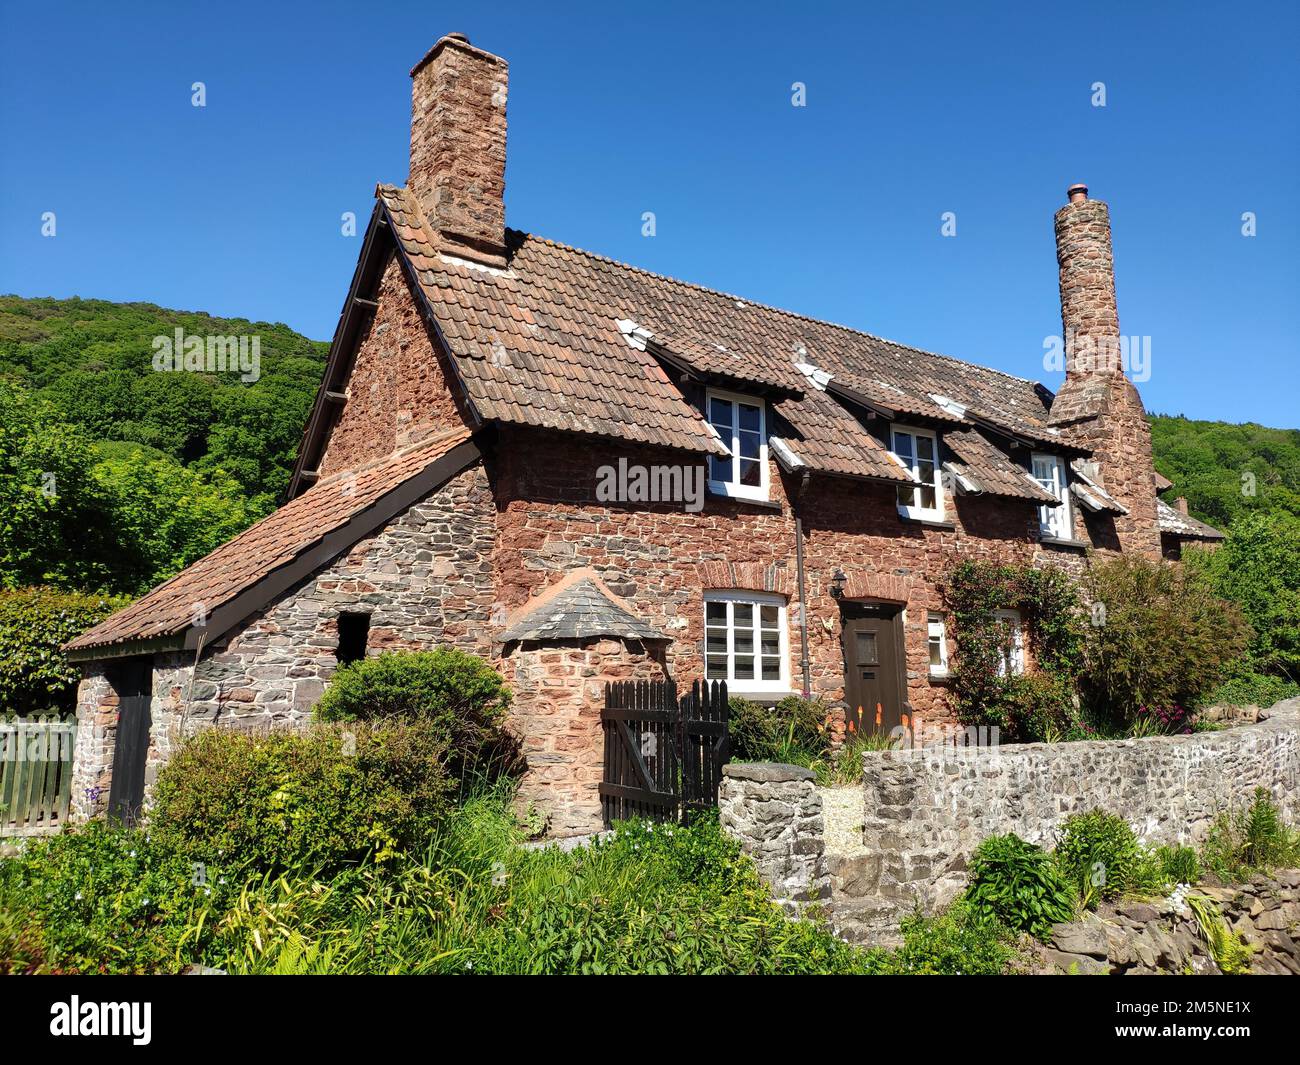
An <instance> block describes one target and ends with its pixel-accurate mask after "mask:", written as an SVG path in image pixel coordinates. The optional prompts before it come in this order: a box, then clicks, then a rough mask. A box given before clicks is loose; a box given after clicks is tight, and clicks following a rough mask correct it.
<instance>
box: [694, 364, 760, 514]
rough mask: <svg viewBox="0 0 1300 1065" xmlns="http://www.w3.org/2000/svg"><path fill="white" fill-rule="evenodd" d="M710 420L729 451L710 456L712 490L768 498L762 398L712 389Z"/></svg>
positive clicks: (734, 495)
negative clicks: (725, 453)
mask: <svg viewBox="0 0 1300 1065" xmlns="http://www.w3.org/2000/svg"><path fill="white" fill-rule="evenodd" d="M706 402H707V404H708V412H709V424H710V425H712V426H713V428H714V430H715V431H716V432H717V434H718V439H719V440H721V441H722V446H723V447H725V448H726V449H727V451H728V452H729V454H727V455H710V456H709V491H711V492H713V493H714V494H715V495H720V496H731V497H733V498H738V499H764V500H765V499H767V497H768V472H767V415H766V412H765V410H764V404H763V401H762V400H761V399H757V398H755V397H753V396H743V395H737V394H736V393H734V392H715V391H713V390H710V391H709V392H708V395H707V397H706Z"/></svg>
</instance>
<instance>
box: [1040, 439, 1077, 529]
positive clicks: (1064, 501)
mask: <svg viewBox="0 0 1300 1065" xmlns="http://www.w3.org/2000/svg"><path fill="white" fill-rule="evenodd" d="M1040 463H1042V464H1043V465H1048V464H1050V465H1051V467H1052V475H1051V477H1049V478H1044V477H1040V476H1039V474H1038V467H1039V464H1040ZM1029 473H1030V476H1031V477H1033V479H1034V480H1035V481H1037V482H1038V484H1039V485H1040V486H1041V487H1042V488H1043V489H1044V490H1045V491H1048V492H1051V493H1052V495H1054V496H1056V498H1057V499H1058V500H1060V503H1059V505H1058V506H1055V507H1049V506H1041V507H1039V508H1038V535H1039V536H1045V537H1048V538H1050V539H1053V540H1073V539H1074V515H1073V514H1072V512H1071V511H1070V484H1069V481H1068V479H1067V474H1066V469H1065V459H1063V458H1062V457H1061V456H1060V455H1053V454H1051V453H1050V452H1045V451H1035V452H1034V453H1033V455H1032V457H1031V458H1030V460H1029Z"/></svg>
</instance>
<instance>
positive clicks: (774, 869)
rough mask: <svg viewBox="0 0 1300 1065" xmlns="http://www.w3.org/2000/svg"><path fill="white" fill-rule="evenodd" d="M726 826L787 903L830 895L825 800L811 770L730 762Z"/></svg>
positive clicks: (722, 809) (722, 807)
mask: <svg viewBox="0 0 1300 1065" xmlns="http://www.w3.org/2000/svg"><path fill="white" fill-rule="evenodd" d="M718 810H719V819H720V821H721V823H722V828H723V831H725V832H728V833H730V834H731V835H732V836H735V837H736V838H737V839H738V840H739V841H740V845H741V847H742V848H743V849H744V851H745V853H746V854H748V855H749V856H750V857H751V858H753V859H754V862H755V864H756V865H757V866H758V871H759V874H760V875H761V876H762V877H763V879H764V880H766V881H767V882H768V884H770V885H771V887H772V893H773V895H775V897H776V899H777V901H778V902H780V903H781V904H782V905H785V906H795V905H797V904H799V903H805V902H815V901H819V900H822V899H825V898H827V897H828V896H829V895H830V880H829V878H828V877H827V874H826V854H825V839H824V836H825V832H824V828H823V823H822V799H821V795H820V793H819V792H818V790H817V787H816V785H815V784H814V783H813V775H812V773H811V772H810V771H809V770H807V769H802V768H800V767H799V766H794V765H782V764H778V763H775V762H754V763H737V764H734V765H728V766H724V767H723V770H722V786H721V788H720V789H719V794H718Z"/></svg>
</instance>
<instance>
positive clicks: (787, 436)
mask: <svg viewBox="0 0 1300 1065" xmlns="http://www.w3.org/2000/svg"><path fill="white" fill-rule="evenodd" d="M775 406H776V412H777V414H779V415H780V416H781V417H782V418H784V419H785V420H786V421H787V422H789V423H790V427H791V428H792V429H793V430H794V432H793V433H782V434H780V436H779V439H780V440H782V441H783V442H784V444H785V445H786V447H788V448H789V449H790V450H791V451H792V452H793V453H794V455H795V456H796V457H797V458H798V459H799V460H800V461H801V462H803V463H804V464H805V465H806V466H809V467H811V468H812V469H815V470H820V471H822V472H823V473H832V474H841V475H844V476H848V477H867V478H871V479H873V480H875V479H883V480H886V481H899V482H902V483H907V482H910V481H911V477H910V476H909V475H908V474H907V473H906V472H904V470H903V467H902V466H900V465H899V464H898V462H896V461H895V460H894V458H893V456H891V455H890V453H889V451H888V449H887V448H886V447H885V445H884V444H882V443H881V442H880V441H879V440H877V439H876V438H875V437H874V436H872V435H871V434H870V433H869V432H867V430H866V429H865V428H863V426H862V423H861V422H859V421H858V420H857V418H855V417H854V416H853V415H852V414H851V413H849V411H847V410H845V409H844V408H843V407H841V406H840V405H839V404H838V403H836V402H835V400H833V399H831V397H830V396H828V395H826V394H825V393H824V392H820V391H818V390H817V389H815V388H810V389H809V390H808V391H807V392H806V393H805V394H804V395H803V396H802V397H800V398H799V399H785V400H781V401H780V402H778V403H777V404H776V405H775Z"/></svg>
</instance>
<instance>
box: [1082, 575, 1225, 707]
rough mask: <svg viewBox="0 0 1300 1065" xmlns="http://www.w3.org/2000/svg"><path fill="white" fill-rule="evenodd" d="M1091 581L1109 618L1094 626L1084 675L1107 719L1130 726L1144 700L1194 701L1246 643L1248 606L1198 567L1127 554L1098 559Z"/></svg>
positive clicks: (1091, 699)
mask: <svg viewBox="0 0 1300 1065" xmlns="http://www.w3.org/2000/svg"><path fill="white" fill-rule="evenodd" d="M1087 584H1088V594H1089V599H1090V600H1091V601H1092V602H1093V604H1094V608H1096V605H1098V604H1100V606H1101V607H1103V608H1104V615H1103V614H1101V613H1100V612H1098V614H1097V616H1098V617H1099V618H1100V619H1101V620H1102V622H1103V623H1102V624H1096V625H1090V626H1089V627H1088V634H1087V641H1086V644H1085V647H1084V658H1085V662H1086V667H1087V668H1086V669H1085V670H1084V672H1083V674H1082V681H1083V691H1084V695H1085V697H1086V699H1087V702H1088V704H1089V707H1090V709H1091V711H1092V713H1093V714H1094V715H1095V716H1096V718H1097V719H1098V720H1099V721H1103V722H1111V723H1113V724H1115V725H1118V726H1121V727H1125V726H1128V725H1130V724H1132V722H1133V721H1134V719H1135V718H1136V716H1137V712H1138V709H1139V708H1140V707H1143V706H1161V707H1170V706H1193V705H1195V704H1196V702H1197V700H1198V698H1199V697H1200V696H1201V695H1202V694H1203V693H1205V692H1207V691H1209V690H1210V689H1212V688H1213V687H1214V686H1215V685H1216V684H1218V683H1219V681H1220V680H1221V679H1222V678H1223V676H1224V675H1225V673H1226V672H1227V670H1228V668H1229V667H1230V666H1231V664H1232V663H1233V662H1234V661H1235V660H1236V659H1238V658H1239V657H1240V656H1241V654H1242V652H1243V650H1244V649H1245V646H1246V640H1247V637H1248V634H1249V627H1248V626H1247V625H1246V622H1245V621H1244V620H1243V618H1242V616H1241V611H1240V610H1239V609H1238V608H1237V607H1236V606H1235V605H1233V604H1231V603H1228V602H1225V601H1224V600H1222V599H1219V598H1217V597H1216V596H1215V595H1214V594H1213V593H1212V592H1211V590H1210V588H1209V585H1208V583H1207V582H1206V580H1205V579H1204V577H1203V576H1201V575H1200V574H1198V572H1197V571H1195V570H1192V569H1187V568H1185V567H1181V566H1174V565H1170V564H1168V563H1162V562H1152V561H1150V560H1148V559H1144V558H1138V557H1136V556H1124V557H1122V558H1116V559H1111V560H1109V561H1106V562H1095V563H1094V564H1093V565H1092V567H1091V568H1090V569H1089V571H1088V576H1087Z"/></svg>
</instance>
